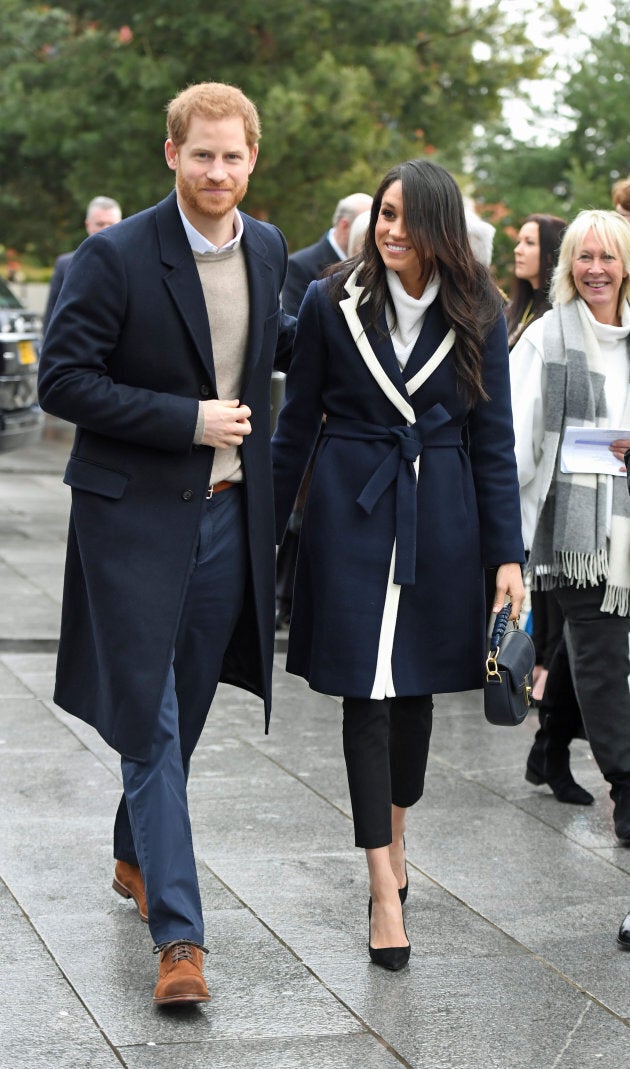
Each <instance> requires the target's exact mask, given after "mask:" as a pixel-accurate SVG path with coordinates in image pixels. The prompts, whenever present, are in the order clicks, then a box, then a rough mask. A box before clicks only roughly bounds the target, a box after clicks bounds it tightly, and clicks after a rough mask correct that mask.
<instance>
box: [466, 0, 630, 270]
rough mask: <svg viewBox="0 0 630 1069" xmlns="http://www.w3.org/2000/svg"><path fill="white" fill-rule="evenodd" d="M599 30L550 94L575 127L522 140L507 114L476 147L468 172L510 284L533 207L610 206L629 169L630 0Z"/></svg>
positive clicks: (571, 212) (558, 211) (620, 1)
mask: <svg viewBox="0 0 630 1069" xmlns="http://www.w3.org/2000/svg"><path fill="white" fill-rule="evenodd" d="M613 8H614V17H613V19H612V20H611V21H610V24H609V25H608V26H607V27H606V28H605V29H604V30H603V31H602V32H601V33H600V35H599V36H598V37H595V38H594V39H593V40H592V41H591V43H590V47H589V49H588V51H587V53H586V55H584V56H583V57H582V58H581V60H580V62H579V65H578V64H574V69H573V70H572V71H571V73H570V76H568V77H567V78H566V81H565V82H564V84H563V85H562V86H561V88H560V89H559V90H558V92H557V98H556V99H555V100H554V101H552V102H550V103H551V104H552V105H553V106H554V108H555V110H556V113H557V114H558V115H560V116H561V117H562V120H563V121H565V122H569V123H570V125H571V130H570V132H569V133H567V134H566V135H565V136H563V137H562V138H561V140H559V141H558V143H555V144H551V145H549V144H547V145H530V144H527V143H524V142H522V141H518V140H517V139H516V138H515V137H514V134H513V131H512V130H511V128H510V124H509V119H510V116H509V111H508V114H507V115H506V116H505V119H506V120H507V121H503V122H501V123H499V124H493V125H491V126H490V127H489V128H488V129H487V130H486V131H485V135H484V137H483V138H482V139H480V141H479V143H477V145H476V146H475V148H474V159H475V165H474V168H473V172H472V175H471V178H472V182H473V186H474V194H475V196H476V197H477V199H478V201H479V203H480V204H481V205H482V214H484V215H486V216H487V217H488V218H490V219H491V221H492V222H493V223H495V225H496V226H497V227H498V230H497V235H496V237H495V244H494V252H495V255H494V264H495V268H496V271H497V275H498V278H499V280H500V282H501V283H502V284H503V285H504V286H509V283H510V278H511V273H512V267H513V246H514V237H515V234H516V233H517V231H518V229H519V227H520V225H521V222H522V221H523V219H524V218H525V217H526V216H527V215H529V214H531V213H532V212H548V213H550V214H552V215H559V216H561V217H562V218H565V219H567V220H570V219H572V218H573V217H574V216H575V215H576V214H577V212H578V211H580V210H581V209H582V208H604V209H608V208H611V206H612V205H611V199H610V189H611V186H612V184H613V182H614V181H615V180H616V179H617V178H618V177H620V176H625V175H629V174H630V124H629V122H628V79H629V77H630V3H629V2H628V0H614V3H613Z"/></svg>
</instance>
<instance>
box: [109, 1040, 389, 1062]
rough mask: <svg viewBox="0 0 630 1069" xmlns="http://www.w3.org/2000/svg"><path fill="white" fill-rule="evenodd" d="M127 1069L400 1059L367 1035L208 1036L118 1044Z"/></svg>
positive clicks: (387, 1060)
mask: <svg viewBox="0 0 630 1069" xmlns="http://www.w3.org/2000/svg"><path fill="white" fill-rule="evenodd" d="M121 1053H122V1055H123V1057H124V1059H125V1064H126V1065H127V1066H128V1067H129V1069H154V1067H156V1069H161V1067H162V1066H163V1067H164V1069H209V1067H210V1066H212V1069H235V1066H238V1069H397V1067H400V1061H399V1059H398V1058H397V1057H395V1056H394V1055H393V1054H392V1053H391V1052H390V1051H388V1050H386V1049H385V1048H384V1047H383V1046H382V1044H381V1043H379V1041H378V1040H377V1039H376V1038H375V1037H374V1036H371V1035H367V1034H365V1035H355V1036H331V1037H327V1036H322V1037H309V1038H308V1039H302V1038H295V1039H286V1040H282V1039H274V1040H270V1039H266V1038H263V1039H261V1038H257V1039H254V1040H246V1039H244V1040H234V1041H232V1042H230V1041H227V1040H224V1041H219V1040H210V1041H209V1042H208V1043H205V1044H200V1043H186V1045H185V1046H183V1047H182V1046H179V1047H178V1046H175V1045H174V1044H164V1045H160V1044H153V1045H149V1044H147V1045H146V1046H144V1047H133V1048H129V1047H123V1048H122V1051H121Z"/></svg>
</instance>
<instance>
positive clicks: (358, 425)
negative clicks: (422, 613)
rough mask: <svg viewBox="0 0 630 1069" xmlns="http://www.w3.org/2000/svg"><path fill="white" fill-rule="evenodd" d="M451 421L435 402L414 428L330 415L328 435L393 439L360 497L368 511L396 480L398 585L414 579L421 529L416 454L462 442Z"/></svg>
mask: <svg viewBox="0 0 630 1069" xmlns="http://www.w3.org/2000/svg"><path fill="white" fill-rule="evenodd" d="M450 421H451V416H450V414H449V413H448V412H447V411H446V409H445V408H444V406H443V405H441V404H435V405H433V407H432V408H430V409H429V410H428V411H427V412H423V414H422V415H421V416H420V417H419V418H418V420H417V421H416V422H415V423H414V424H412V425H411V426H409V425H407V424H404V425H401V426H397V427H380V426H378V425H377V424H374V423H364V422H363V421H362V420H352V419H341V418H337V417H335V416H328V418H327V420H326V424H325V427H324V431H323V433H324V436H325V437H333V438H354V439H359V440H361V441H391V442H392V448H391V450H390V452H389V453H388V454H387V456H386V457H385V459H384V460H383V461H382V462H381V463H380V464H379V466H378V467H377V469H376V471H375V472H374V473H373V474H372V475H371V476H370V478H369V479H368V481H367V483H366V484H365V486H364V487H363V490H362V491H361V493H360V494H359V496H358V498H357V505H359V506H360V507H361V508H362V509H363V511H364V512H366V513H367V515H368V516H369V515H371V513H372V510H373V509H374V506H375V505H376V503H377V501H379V500H380V498H381V497H382V496H383V494H384V493H385V491H386V490H387V488H388V487H389V486H391V484H392V483H394V482H395V484H396V560H395V564H394V582H395V583H397V584H399V585H400V586H402V585H404V584H412V583H415V581H416V538H417V528H418V489H417V488H418V480H417V478H416V472H415V469H414V463H415V460H416V458H418V457H420V459H421V458H422V452H423V450H424V449H425V448H435V447H437V448H444V447H451V448H452V447H453V446H460V445H461V444H462V438H461V428H460V427H446V426H445V424H446V423H449V422H450Z"/></svg>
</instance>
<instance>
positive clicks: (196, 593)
mask: <svg viewBox="0 0 630 1069" xmlns="http://www.w3.org/2000/svg"><path fill="white" fill-rule="evenodd" d="M247 568H248V564H247V540H246V531H245V521H244V503H243V493H242V489H241V488H239V487H236V486H235V487H233V488H232V489H230V490H225V491H223V492H222V493H220V494H216V495H215V496H214V497H212V498H211V499H210V500H209V501H207V502H206V505H205V508H204V512H203V515H202V520H201V524H200V529H199V539H198V544H197V552H196V555H195V560H194V563H193V568H192V571H191V575H190V580H189V584H188V590H187V592H186V597H185V601H184V606H183V610H182V616H181V620H180V625H179V629H178V633H177V638H176V642H175V649H174V651H173V662H172V665H171V670H170V672H169V676H168V679H167V682H166V687H165V689H164V695H163V697H162V702H161V706H160V710H159V714H158V717H157V719H156V723H155V729H154V735H153V741H152V748H151V753H150V756H149V759H148V760H147V761H133V760H130V759H129V758H126V757H123V758H122V760H121V766H122V775H123V787H124V794H123V797H122V799H121V802H120V805H119V807H118V812H117V814H116V821H115V825H114V857H115V858H116V859H117V860H119V861H126V862H128V863H129V864H132V865H136V864H138V865H139V866H140V870H141V872H142V877H143V880H144V884H145V890H146V894H147V906H148V913H149V928H150V931H151V936H152V938H153V940H154V942H155V943H156V945H158V946H161V945H162V944H163V943H167V942H170V941H171V940H173V939H188V940H190V941H191V942H194V943H199V944H203V939H204V928H203V915H202V910H201V900H200V896H199V885H198V881H197V870H196V865H195V856H194V852H193V842H192V834H191V828H190V818H189V813H188V801H187V794H186V783H187V779H188V773H189V769H190V759H191V757H192V754H193V752H194V749H195V746H196V745H197V742H198V741H199V737H200V735H201V732H202V730H203V727H204V724H205V722H206V717H207V715H208V710H209V708H210V705H211V703H212V699H213V698H214V694H215V691H216V688H217V684H218V682H219V677H220V674H221V666H222V662H223V655H224V653H225V650H226V648H227V645H228V643H229V641H230V638H231V636H232V632H233V630H234V627H235V625H236V621H237V620H238V617H239V615H240V612H241V608H242V605H243V598H244V593H245V587H246V579H247Z"/></svg>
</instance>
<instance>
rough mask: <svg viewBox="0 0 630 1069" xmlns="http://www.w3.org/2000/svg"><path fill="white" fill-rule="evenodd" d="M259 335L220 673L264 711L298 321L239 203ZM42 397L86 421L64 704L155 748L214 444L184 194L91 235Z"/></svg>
mask: <svg viewBox="0 0 630 1069" xmlns="http://www.w3.org/2000/svg"><path fill="white" fill-rule="evenodd" d="M243 224H244V231H243V238H242V245H243V250H244V254H245V260H246V264H247V276H248V282H249V311H250V315H249V319H250V326H249V335H248V341H247V351H246V362H245V368H244V375H243V381H242V388H241V392H240V400H241V402H242V403H244V404H247V405H249V406H250V408H251V410H252V420H251V423H252V433H251V435H249V436H248V437H247V438H246V439H245V440H244V442H243V445H242V450H241V453H242V462H243V474H244V491H243V492H244V494H245V502H246V517H247V530H248V545H249V583H248V591H247V597H246V600H245V605H244V608H243V611H242V614H241V617H240V619H239V621H238V623H237V626H236V629H235V631H234V634H233V636H232V640H231V642H230V645H229V648H228V650H227V653H226V655H225V658H224V661H223V671H222V676H221V678H222V679H223V680H224V681H225V682H228V683H233V684H236V685H239V686H242V687H244V688H246V689H248V690H250V691H252V692H254V693H255V694H258V695H260V696H261V697H262V698H263V700H264V703H265V710H266V716H267V719H268V716H269V709H270V701H271V671H272V663H273V647H274V601H275V557H274V548H275V541H274V515H273V487H272V478H271V456H270V445H269V443H270V381H271V371H272V367H273V365H274V361H277V362H278V363H280V364H282V363H284V362H285V361H287V360H288V358H289V356H290V352H291V346H292V341H293V335H294V332H295V320H294V319H292V318H291V317H288V316H285V315H284V314H283V313H282V312H281V310H280V306H279V294H280V290H281V287H282V283H283V281H284V277H285V273H286V265H287V248H286V243H285V241H284V238H283V236H282V234H281V233H280V231H279V230H277V228H276V227H274V226H271V225H269V224H268V223H261V222H258V221H257V220H255V219H252V218H250V217H249V216H247V215H243ZM39 394H40V401H41V404H42V407H43V408H44V409H45V410H46V411H47V412H51V413H53V414H54V415H57V416H60V417H61V418H62V419H66V420H68V421H70V422H72V423H75V424H76V425H77V428H76V436H75V441H74V445H73V448H72V454H71V457H70V460H69V463H68V467H67V470H66V474H65V482H66V483H68V484H69V486H70V487H71V488H72V509H71V515H70V530H69V536H68V550H67V557H66V574H65V584H64V596H63V610H62V623H61V638H60V645H59V656H58V662H57V680H56V689H55V701H56V702H57V704H58V705H60V706H61V707H62V708H64V709H66V710H68V712H70V713H73V714H74V715H75V716H78V717H80V718H81V719H83V720H85V721H87V722H88V723H90V724H93V725H94V727H96V728H97V729H98V731H99V732H100V734H101V735H102V736H103V738H105V739H106V741H107V742H108V743H110V745H112V746H113V747H114V748H115V749H117V750H119V751H120V752H121V753H124V754H126V755H127V756H130V757H133V758H136V759H142V758H143V757H146V755H147V751H148V746H149V744H150V740H151V738H152V735H153V723H154V719H155V717H156V716H157V713H158V710H159V706H160V700H161V697H162V693H163V690H164V685H165V681H166V677H167V673H168V670H169V666H170V663H171V656H172V652H173V648H174V643H175V636H176V634H177V628H178V623H179V618H180V613H181V608H182V604H183V599H184V595H185V592H186V589H187V584H188V577H189V575H190V572H191V568H192V564H193V558H194V552H195V547H196V541H197V536H198V530H199V523H200V517H201V512H202V508H203V506H204V500H205V496H206V491H207V488H208V484H209V480H210V472H211V469H212V461H213V457H214V450H213V449H210V448H207V447H203V446H193V437H194V433H195V425H196V421H197V415H198V410H199V401H200V400H202V399H204V398H211V397H216V396H217V386H216V380H215V374H214V364H213V353H212V339H211V336H210V327H209V323H208V314H207V311H206V305H205V301H204V296H203V291H202V288H201V282H200V279H199V272H198V270H197V266H196V264H195V260H194V257H193V254H192V251H191V248H190V244H189V242H188V239H187V237H186V233H185V231H184V227H183V225H182V221H181V217H180V214H179V210H178V208H177V201H176V197H175V193H174V192H173V193H171V194H170V196H168V197H167V198H166V199H165V200H163V201H161V202H160V203H159V204H158V205H156V206H155V207H153V208H149V209H147V210H146V211H144V212H141V213H139V214H138V215H135V216H132V217H130V218H128V219H125V220H123V222H121V223H118V224H117V225H116V226H113V227H110V228H108V229H106V230H103V231H102V232H101V233H99V234H96V235H94V236H93V237H90V238H88V239H87V240H86V241H85V242H84V243H83V244H82V245H81V246H80V248H79V249H78V250H77V252H76V253H75V254H74V256H73V259H72V263H71V265H70V267H69V269H68V273H67V276H66V279H65V281H64V285H63V288H62V291H61V295H60V297H59V300H58V302H57V305H56V306H55V311H54V313H53V316H52V319H51V323H50V326H49V329H48V332H47V334H46V340H45V344H44V350H43V354H42V360H41V368H40V384H39Z"/></svg>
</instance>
